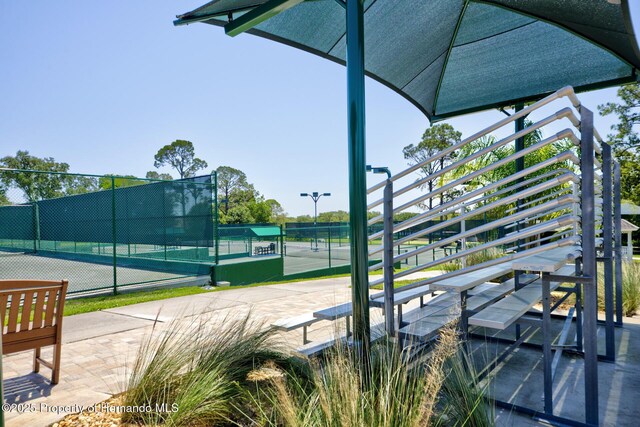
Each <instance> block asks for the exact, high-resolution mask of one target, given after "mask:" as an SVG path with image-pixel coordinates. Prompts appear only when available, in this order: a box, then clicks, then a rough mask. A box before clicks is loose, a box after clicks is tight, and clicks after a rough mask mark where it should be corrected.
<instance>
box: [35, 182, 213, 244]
mask: <svg viewBox="0 0 640 427" xmlns="http://www.w3.org/2000/svg"><path fill="white" fill-rule="evenodd" d="M36 204H37V205H38V214H39V222H40V239H41V240H52V241H53V240H57V241H75V242H99V243H113V242H114V235H115V242H116V243H122V244H131V243H135V244H150V245H182V244H188V245H189V246H203V247H207V246H209V247H210V246H212V242H213V208H212V206H213V194H212V184H211V178H210V177H209V176H204V177H198V178H188V179H184V180H179V181H166V182H156V183H147V184H143V185H136V186H132V187H126V188H116V189H115V190H114V191H111V190H103V191H98V192H95V193H88V194H81V195H77V196H67V197H60V198H56V199H50V200H42V201H38V202H36ZM114 213H115V224H114V222H113V221H112V219H113V215H114Z"/></svg>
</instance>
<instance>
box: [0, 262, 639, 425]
mask: <svg viewBox="0 0 640 427" xmlns="http://www.w3.org/2000/svg"><path fill="white" fill-rule="evenodd" d="M433 274H435V273H434V272H427V273H424V274H421V275H420V277H424V276H425V275H433ZM349 299H350V289H349V278H334V279H322V280H313V281H306V282H297V283H289V284H280V285H270V286H263V287H255V288H245V289H229V290H224V291H219V292H211V293H205V294H198V295H192V296H186V297H180V298H173V299H168V300H163V301H154V302H147V303H142V304H136V305H131V306H126V307H120V308H114V309H110V310H106V311H101V312H95V313H87V314H81V315H76V316H70V317H65V318H64V326H63V337H64V339H63V341H64V345H63V347H62V362H61V377H60V383H59V384H58V385H56V386H54V387H51V386H50V384H49V381H48V377H47V378H45V377H43V376H41V375H39V374H33V373H30V372H31V368H32V366H31V365H32V357H33V356H32V354H33V353H32V352H23V353H18V354H13V355H9V356H5V357H4V359H3V363H4V366H3V368H4V382H3V385H4V388H5V402H6V403H9V404H11V403H15V404H18V403H23V404H28V405H29V406H27V407H26V408H27V409H30V410H32V411H26V412H23V413H18V412H17V411H15V410H14V411H11V412H9V413H6V414H5V416H6V421H7V426H10V427H11V426H46V425H49V424H51V423H53V422H55V421H57V420H59V419H60V418H62V417H63V416H64V415H65V414H67V413H73V412H77V405H84V406H89V405H92V404H95V403H97V402H101V401H103V400H105V399H107V398H109V397H110V396H111V395H113V394H115V393H119V392H121V391H123V390H124V389H125V382H126V378H127V371H126V366H131V364H132V362H133V360H134V359H135V356H136V353H137V350H138V348H139V345H140V343H141V342H142V340H143V338H144V337H145V336H147V335H148V334H149V333H150V332H151V328H152V326H153V324H154V320H155V319H156V318H157V319H158V321H159V322H160V324H161V325H166V324H167V322H168V321H170V320H171V319H173V318H176V317H179V318H186V317H188V316H202V315H206V316H209V319H210V321H212V322H215V321H216V320H218V321H223V320H224V319H227V318H229V317H234V316H237V317H241V316H244V315H246V314H247V313H249V312H251V313H252V316H253V318H254V319H258V320H261V321H263V322H265V323H267V324H268V323H271V322H273V321H275V320H277V319H279V318H282V317H290V316H295V315H299V314H304V313H308V312H310V311H315V310H318V309H321V308H324V307H328V306H331V305H334V304H338V303H342V302H345V301H348V300H349ZM376 321H382V316H381V311H380V310H378V309H375V310H372V322H376ZM340 323H342V322H340ZM334 327H335V326H334V324H333V323H332V322H326V321H323V322H318V323H316V324H314V325H312V326H311V327H310V332H309V338H310V339H311V340H317V339H323V338H325V337H327V336H328V335H330V334H331V333H332V332H334ZM621 331H622V332H621V333H618V334H617V344H618V351H619V355H620V357H619V361H618V362H617V363H616V364H601V365H600V371H601V375H600V383H601V385H600V390H601V392H602V396H601V397H602V400H601V406H604V408H603V409H602V410H601V414H603V415H602V416H603V422H602V425H611V426H614V425H633V423H632V424H627V423H628V422H629V421H630V420H637V419H638V418H640V408H639V407H638V406H637V402H638V401H640V321H638V320H637V319H629V320H628V321H627V324H626V326H625V328H624V329H623V330H621ZM284 336H285V337H286V341H287V343H289V344H290V345H291V346H292V347H295V346H298V345H300V344H301V342H302V333H301V331H293V332H289V333H287V334H286V335H284ZM519 354H520V356H519V357H524V358H525V359H523V360H524V362H523V365H528V366H532V367H533V366H535V365H536V363H535V361H536V360H537V359H536V358H539V354H538V353H535V352H534V353H531V354H529V351H527V352H524V351H523V352H522V353H519ZM43 355H44V356H45V357H47V358H48V357H50V355H51V351H50V350H49V349H47V350H43ZM561 365H562V364H561ZM572 365H573V364H571V365H568V366H567V367H568V368H572ZM574 369H575V367H574ZM570 370H571V369H569V372H570ZM41 372H42V373H43V374H44V375H49V371H48V369H46V368H42V370H41ZM531 375H532V378H537V377H539V376H540V375H536V374H535V373H534V374H531ZM516 376H517V375H516ZM516 376H514V375H511V377H514V378H510V381H505V380H501V381H499V382H500V383H501V384H502V385H503V386H505V387H504V388H505V390H504V391H505V392H507V393H510V392H511V391H508V390H507V389H510V388H511V387H513V391H514V392H516V390H517V389H518V387H519V386H520V384H521V379H522V377H521V376H518V377H517V378H515V377H516ZM558 383H559V384H561V387H562V394H563V396H562V400H561V402H560V403H562V405H563V406H565V407H570V408H573V407H575V408H574V409H573V411H572V412H575V414H574V413H572V415H576V416H577V417H580V415H581V411H582V409H581V408H582V407H583V398H582V397H581V396H580V394H581V392H582V378H579V379H578V380H576V378H575V377H567V378H565V377H564V376H563V375H561V376H560V377H559V381H558ZM574 389H575V390H578V393H577V394H575V396H574V398H572V397H571V396H572V395H574V394H573V393H572V392H571V391H570V390H574ZM531 395H532V397H531V398H532V399H533V401H532V404H534V405H535V404H539V403H540V397H539V396H540V393H539V392H535V393H532V394H531ZM65 405H68V407H66V408H64V407H63V406H65ZM74 405H76V406H74ZM57 410H61V411H60V412H56V411H57ZM514 424H518V425H537V424H536V423H535V422H533V421H531V420H530V419H528V418H522V417H520V416H518V415H516V414H512V413H508V412H504V411H503V412H499V418H498V425H500V426H503V425H504V426H507V425H514Z"/></svg>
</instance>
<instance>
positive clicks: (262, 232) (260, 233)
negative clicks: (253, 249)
mask: <svg viewBox="0 0 640 427" xmlns="http://www.w3.org/2000/svg"><path fill="white" fill-rule="evenodd" d="M249 231H250V233H251V235H252V236H253V237H280V235H281V234H282V233H281V231H280V227H276V226H268V227H251V228H249Z"/></svg>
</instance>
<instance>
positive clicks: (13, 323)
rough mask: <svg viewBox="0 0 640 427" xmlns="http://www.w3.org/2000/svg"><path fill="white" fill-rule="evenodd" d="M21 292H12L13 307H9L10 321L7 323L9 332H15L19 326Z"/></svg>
mask: <svg viewBox="0 0 640 427" xmlns="http://www.w3.org/2000/svg"><path fill="white" fill-rule="evenodd" d="M21 296H22V294H21V293H20V292H14V293H12V294H11V307H9V321H8V323H7V332H15V331H16V329H17V326H18V312H19V310H20V297H21Z"/></svg>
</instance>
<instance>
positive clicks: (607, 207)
mask: <svg viewBox="0 0 640 427" xmlns="http://www.w3.org/2000/svg"><path fill="white" fill-rule="evenodd" d="M611 163H612V159H611V146H610V145H609V144H607V143H604V142H603V143H602V209H603V211H604V212H603V219H602V221H603V230H602V237H603V241H604V243H603V248H602V249H603V255H604V311H605V324H606V326H605V340H606V346H605V348H606V355H607V360H609V361H612V362H613V361H615V360H616V350H615V345H616V344H615V339H616V338H615V325H614V323H613V215H612V208H613V206H612V205H613V197H612V194H611V189H612V179H611Z"/></svg>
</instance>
